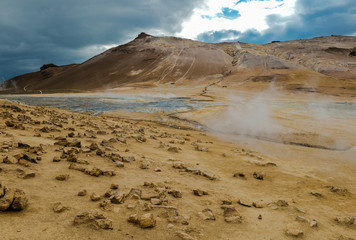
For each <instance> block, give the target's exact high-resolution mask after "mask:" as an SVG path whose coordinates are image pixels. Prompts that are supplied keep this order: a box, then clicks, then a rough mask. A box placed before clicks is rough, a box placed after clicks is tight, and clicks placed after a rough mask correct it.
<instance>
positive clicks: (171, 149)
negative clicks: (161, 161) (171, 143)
mask: <svg viewBox="0 0 356 240" xmlns="http://www.w3.org/2000/svg"><path fill="white" fill-rule="evenodd" d="M168 152H174V153H178V152H179V148H178V147H169V148H168Z"/></svg>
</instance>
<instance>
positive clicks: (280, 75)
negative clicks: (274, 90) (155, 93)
mask: <svg viewBox="0 0 356 240" xmlns="http://www.w3.org/2000/svg"><path fill="white" fill-rule="evenodd" d="M315 79H318V82H320V80H321V82H323V83H325V84H326V85H328V86H329V87H335V83H336V82H337V84H341V85H340V86H339V87H340V88H352V90H355V89H356V86H355V84H354V81H353V80H356V37H351V36H338V35H336V36H335V35H332V36H329V37H317V38H313V39H304V40H295V41H287V42H279V41H273V42H272V43H269V44H263V45H257V44H250V43H242V42H234V43H216V44H213V43H203V42H198V41H193V40H189V39H182V38H176V37H154V36H151V35H148V34H146V33H141V34H140V35H138V37H137V38H135V39H134V40H133V41H131V42H129V43H127V44H124V45H120V46H118V47H114V48H111V49H109V50H107V51H105V52H103V53H101V54H99V55H97V56H95V57H93V58H91V59H89V60H87V61H85V62H83V63H81V64H72V65H66V66H59V67H48V68H44V69H43V70H41V71H38V72H33V73H28V74H24V75H20V76H17V77H14V78H12V79H9V80H6V81H5V82H4V83H3V90H2V92H5V93H6V92H7V93H38V92H72V91H74V92H77V91H94V90H103V89H112V88H117V87H123V86H136V87H137V86H140V87H154V86H159V85H171V86H181V85H184V86H186V85H189V86H194V85H201V84H211V83H219V84H222V83H224V86H225V87H226V86H228V85H234V84H235V85H236V84H237V83H238V84H239V85H240V84H241V83H246V84H247V85H249V84H250V85H251V84H252V85H253V84H256V83H270V82H272V81H274V82H277V83H278V82H284V83H286V85H285V87H286V88H290V89H294V90H298V89H299V90H307V91H313V90H312V89H313V87H311V88H310V86H309V85H308V83H310V81H314V82H315ZM222 81H223V82H222ZM313 84H314V83H311V85H313ZM337 84H336V85H337ZM345 84H346V85H345ZM350 84H351V85H350ZM252 85H251V86H252ZM307 85H308V86H309V87H307ZM314 85H315V84H314ZM345 86H346V87H345ZM316 88H317V87H316Z"/></svg>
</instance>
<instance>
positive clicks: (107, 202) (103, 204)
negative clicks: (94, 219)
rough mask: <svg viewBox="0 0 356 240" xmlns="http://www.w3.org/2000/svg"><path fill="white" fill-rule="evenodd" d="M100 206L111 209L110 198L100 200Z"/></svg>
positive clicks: (107, 209)
mask: <svg viewBox="0 0 356 240" xmlns="http://www.w3.org/2000/svg"><path fill="white" fill-rule="evenodd" d="M100 207H102V208H103V209H104V210H106V211H111V210H112V209H113V206H112V204H111V202H110V200H108V199H105V200H104V201H103V202H101V203H100Z"/></svg>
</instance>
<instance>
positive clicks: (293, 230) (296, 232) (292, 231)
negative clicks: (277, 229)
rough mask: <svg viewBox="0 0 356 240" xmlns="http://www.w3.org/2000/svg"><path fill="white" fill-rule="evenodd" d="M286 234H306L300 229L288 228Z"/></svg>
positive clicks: (298, 235) (293, 235) (294, 235)
mask: <svg viewBox="0 0 356 240" xmlns="http://www.w3.org/2000/svg"><path fill="white" fill-rule="evenodd" d="M285 234H286V235H287V236H290V237H296V238H299V237H302V236H303V235H304V232H303V231H302V230H300V229H288V230H286V232H285Z"/></svg>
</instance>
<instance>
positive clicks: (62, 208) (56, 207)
mask: <svg viewBox="0 0 356 240" xmlns="http://www.w3.org/2000/svg"><path fill="white" fill-rule="evenodd" d="M68 209H69V208H67V207H65V206H63V204H62V203H61V202H57V203H55V204H54V205H53V211H54V212H55V213H61V212H64V211H65V210H68Z"/></svg>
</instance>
